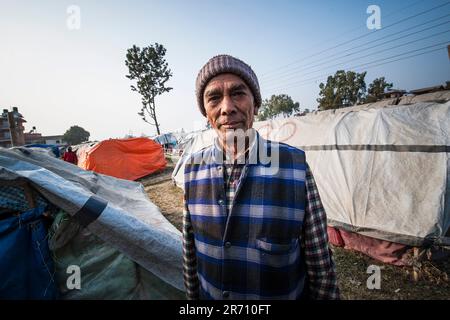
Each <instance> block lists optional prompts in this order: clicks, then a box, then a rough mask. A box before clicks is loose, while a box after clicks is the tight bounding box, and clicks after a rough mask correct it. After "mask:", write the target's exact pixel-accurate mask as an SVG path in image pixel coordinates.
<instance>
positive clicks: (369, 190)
mask: <svg viewBox="0 0 450 320" xmlns="http://www.w3.org/2000/svg"><path fill="white" fill-rule="evenodd" d="M437 95H438V97H437V96H436V95H435V97H437V98H436V100H438V101H437V102H436V101H435V102H424V101H427V100H426V99H425V97H422V96H417V99H418V101H420V102H416V101H415V100H414V99H413V98H411V97H405V99H407V102H405V103H411V104H402V101H400V103H399V104H398V105H391V104H390V103H393V100H392V99H391V100H388V101H380V102H377V103H373V104H367V105H362V106H356V107H350V108H342V109H337V110H330V111H322V112H314V113H312V114H309V115H306V116H301V117H291V118H287V119H277V120H272V121H263V122H256V123H254V126H253V127H254V128H255V129H257V130H258V131H259V133H260V134H261V135H262V136H263V137H264V138H269V139H271V140H274V141H280V142H284V143H287V144H290V145H292V146H295V147H298V148H301V149H303V150H305V152H306V159H307V161H308V163H309V165H310V167H311V170H312V172H313V174H314V177H315V179H316V183H317V186H318V189H319V192H320V195H321V198H322V201H323V204H324V207H325V209H326V212H327V217H328V223H329V225H330V226H331V227H336V228H338V229H341V230H344V231H347V232H357V233H358V234H359V235H362V236H368V237H371V238H372V239H376V240H380V242H379V244H380V246H379V247H378V248H374V246H373V245H372V244H371V245H366V244H364V243H362V242H363V241H364V240H363V238H351V237H346V236H347V234H344V238H345V239H346V240H347V241H348V242H349V247H352V248H354V249H358V250H360V251H365V252H366V253H368V254H370V255H372V256H373V257H375V258H379V259H381V260H383V261H386V262H398V263H399V264H402V263H403V262H399V261H394V260H395V259H394V260H389V258H388V259H385V254H388V252H387V251H388V250H387V249H389V250H391V251H392V252H393V251H398V249H399V248H393V247H392V246H390V247H389V244H386V243H383V242H382V241H388V242H390V243H398V244H401V245H403V246H405V245H407V246H423V245H428V244H430V245H431V244H437V245H439V244H447V245H448V244H450V233H449V227H450V201H449V199H450V170H449V169H450V161H449V156H448V154H449V151H450V120H449V119H450V102H444V101H448V100H450V92H449V91H447V92H440V93H437ZM419 97H420V98H419ZM432 98H433V97H432V96H431V97H430V96H429V99H432ZM394 100H395V99H394ZM214 137H215V133H214V132H213V130H209V131H205V132H203V133H201V134H199V135H198V136H197V137H196V138H195V139H194V140H193V142H192V143H191V144H190V146H189V148H187V149H185V152H184V154H183V156H182V158H181V159H180V161H179V163H178V164H177V166H176V168H175V170H174V172H173V179H174V181H175V183H176V184H177V185H178V186H180V187H183V181H184V178H183V171H184V162H185V161H186V159H187V158H188V157H189V156H190V155H191V154H192V153H194V152H196V151H199V150H200V149H202V148H204V147H206V146H209V145H211V144H212V142H213V139H214ZM345 239H344V240H345ZM372 243H373V242H372ZM388 247H389V248H388ZM378 249H379V250H378Z"/></svg>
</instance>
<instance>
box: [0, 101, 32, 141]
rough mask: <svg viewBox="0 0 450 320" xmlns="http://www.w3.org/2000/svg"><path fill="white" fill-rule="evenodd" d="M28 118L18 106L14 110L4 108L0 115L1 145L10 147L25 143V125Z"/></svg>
mask: <svg viewBox="0 0 450 320" xmlns="http://www.w3.org/2000/svg"><path fill="white" fill-rule="evenodd" d="M25 122H26V120H25V119H24V118H23V116H22V115H21V114H20V113H19V109H18V108H17V107H13V108H12V111H8V109H3V112H2V114H1V117H0V147H5V148H10V147H12V146H22V145H24V144H25V136H24V130H25V128H24V126H23V124H24V123H25Z"/></svg>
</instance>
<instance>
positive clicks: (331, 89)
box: [317, 70, 366, 110]
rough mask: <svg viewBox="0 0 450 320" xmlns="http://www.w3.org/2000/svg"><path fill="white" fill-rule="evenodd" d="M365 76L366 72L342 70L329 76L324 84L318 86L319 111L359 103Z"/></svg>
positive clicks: (364, 89) (363, 94)
mask: <svg viewBox="0 0 450 320" xmlns="http://www.w3.org/2000/svg"><path fill="white" fill-rule="evenodd" d="M365 76H366V72H363V73H356V72H353V71H347V72H345V71H344V70H338V71H336V73H335V75H334V76H329V77H328V79H327V83H326V84H323V83H321V84H320V85H319V88H320V93H319V98H318V99H317V102H319V109H320V110H327V109H337V108H342V107H348V106H352V105H355V104H358V103H361V102H362V101H363V99H364V96H365V92H366V83H365V81H364V78H365Z"/></svg>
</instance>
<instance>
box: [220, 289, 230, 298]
mask: <svg viewBox="0 0 450 320" xmlns="http://www.w3.org/2000/svg"><path fill="white" fill-rule="evenodd" d="M222 296H223V297H224V298H228V297H229V296H230V292H229V291H224V292H222Z"/></svg>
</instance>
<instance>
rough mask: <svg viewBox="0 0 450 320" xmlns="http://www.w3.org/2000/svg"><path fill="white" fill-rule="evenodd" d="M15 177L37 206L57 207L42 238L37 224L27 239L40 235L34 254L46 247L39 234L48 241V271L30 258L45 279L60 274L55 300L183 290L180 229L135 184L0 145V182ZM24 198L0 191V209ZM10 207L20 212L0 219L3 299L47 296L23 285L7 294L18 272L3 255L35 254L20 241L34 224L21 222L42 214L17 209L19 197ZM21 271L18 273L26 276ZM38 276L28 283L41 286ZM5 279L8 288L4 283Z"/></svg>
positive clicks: (171, 294)
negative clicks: (72, 280) (71, 283)
mask: <svg viewBox="0 0 450 320" xmlns="http://www.w3.org/2000/svg"><path fill="white" fill-rule="evenodd" d="M16 182H17V183H22V184H24V183H25V184H27V185H28V186H29V187H31V188H32V191H33V193H35V194H37V195H38V198H42V200H41V201H37V200H36V208H39V207H41V206H42V205H41V204H42V203H47V204H49V205H51V206H53V207H55V208H57V210H58V213H57V215H56V216H55V217H54V220H55V221H54V223H53V225H52V228H51V229H52V232H51V233H49V234H48V237H47V236H46V235H45V234H43V232H42V228H41V229H39V230H40V231H39V233H38V234H36V235H34V237H35V238H36V237H39V241H41V242H40V244H39V246H38V249H39V252H41V250H43V249H45V248H46V246H47V242H45V243H42V240H45V241H47V240H48V239H50V241H49V245H50V249H51V250H52V252H53V253H54V254H55V255H56V257H55V260H54V261H55V264H56V267H55V273H53V272H52V270H50V268H51V266H50V264H49V263H45V264H42V262H39V261H40V260H37V263H38V265H39V266H40V268H42V267H43V266H44V265H45V266H46V268H47V270H44V271H45V272H43V274H44V275H45V274H50V275H51V276H52V279H53V276H54V277H55V278H60V279H59V280H61V276H62V275H64V278H63V279H62V281H60V282H59V283H58V287H59V288H60V290H59V293H60V294H61V298H63V299H95V298H96V299H105V298H108V299H145V298H150V299H156V298H165V299H179V298H182V297H183V296H184V294H183V291H184V285H183V278H182V252H181V247H182V246H181V234H180V232H179V231H178V230H177V229H176V228H175V227H174V226H173V225H172V224H171V223H170V222H169V221H168V220H167V219H166V218H165V217H164V216H163V215H162V214H161V213H160V211H159V209H158V208H157V207H156V206H155V205H154V204H153V203H152V202H150V200H149V199H148V196H147V194H146V193H145V191H144V189H143V186H142V185H141V184H140V183H136V182H132V181H126V180H122V179H116V178H113V177H110V176H106V175H102V174H98V173H95V172H92V171H86V170H82V169H80V168H78V167H77V166H74V165H72V164H70V163H66V162H64V161H61V160H59V159H56V158H52V157H49V156H48V155H45V154H42V153H40V152H36V151H34V150H30V149H26V148H13V149H4V148H0V185H2V186H3V185H5V184H14V183H16ZM25 198H28V196H26V195H24V194H14V192H9V193H7V194H6V195H5V196H4V197H3V196H2V195H1V194H0V200H1V199H3V200H5V203H0V207H11V204H14V202H13V201H12V200H17V199H18V200H20V199H25ZM16 202H20V201H16ZM43 206H46V205H45V204H44V205H43ZM16 207H17V208H16V210H17V211H19V213H20V215H19V216H17V215H13V216H12V218H14V219H15V220H11V221H9V220H4V219H0V242H1V241H5V243H8V247H9V248H11V249H12V250H9V251H8V252H11V256H10V257H9V258H8V259H5V256H2V259H1V260H0V270H2V272H1V273H0V284H3V287H2V286H1V285H0V289H2V288H3V289H5V290H4V292H6V298H47V297H46V296H45V297H42V296H41V297H36V295H35V294H34V293H33V292H31V293H30V292H24V290H25V289H27V288H25V289H21V290H20V291H19V294H16V295H14V296H11V295H9V294H8V292H11V291H10V288H12V287H14V286H16V282H12V281H13V280H14V279H17V274H18V272H19V271H20V270H18V269H17V268H14V267H13V266H11V263H9V264H8V261H9V262H14V261H16V260H14V259H16V257H20V255H24V254H26V255H27V256H28V260H30V261H31V259H32V258H33V256H31V254H34V255H37V254H36V253H33V252H34V251H36V250H34V251H33V249H32V248H31V247H30V246H27V243H28V244H29V243H30V242H29V241H25V240H26V238H25V237H29V238H30V237H32V236H33V234H30V233H29V232H28V231H29V230H30V229H33V228H35V227H33V228H31V227H28V224H29V223H33V225H36V223H35V221H36V220H37V219H39V218H40V217H41V215H40V213H42V212H41V211H35V212H29V211H28V210H29V208H27V207H21V206H20V203H19V205H16ZM22 211H23V212H22ZM2 212H3V211H0V213H2ZM24 214H25V216H24ZM5 221H6V222H5ZM38 222H39V223H40V221H38ZM39 225H41V224H39ZM3 227H5V228H3ZM6 228H8V230H12V231H14V232H16V233H17V234H18V232H19V231H21V230H22V231H21V239H19V240H21V241H18V240H17V239H16V238H17V237H15V238H14V239H12V237H11V236H9V235H11V234H12V233H11V231H8V233H7V234H5V233H4V232H2V231H1V230H3V231H4V230H5V229H6ZM33 230H34V229H33ZM25 231H27V232H25ZM12 235H14V234H12ZM30 239H31V241H33V242H32V243H35V241H34V240H33V239H32V238H30ZM24 241H25V242H24ZM2 248H6V246H2ZM14 249H15V250H14ZM19 249H20V250H19ZM36 252H37V251H36ZM46 252H47V253H48V250H47V251H46ZM44 253H45V252H44ZM37 256H38V258H39V255H37ZM28 260H27V261H28ZM22 265H25V264H22ZM71 265H76V266H78V267H79V268H80V269H81V289H80V290H68V289H71V288H68V287H67V286H66V283H65V281H64V280H66V279H67V276H68V275H67V272H66V271H67V270H68V269H67V268H68V267H70V266H71ZM30 266H32V265H31V264H30ZM27 268H28V269H25V271H26V272H28V273H27V274H28V275H29V276H30V277H31V276H36V274H37V271H38V269H36V270H32V269H30V268H29V266H28V267H27ZM25 271H24V272H25ZM22 276H23V274H21V276H20V277H19V278H21V279H26V278H24V277H22ZM11 279H13V280H11ZM38 279H41V280H42V281H34V282H33V284H34V285H35V286H36V287H37V288H38V289H39V292H41V291H43V290H42V288H44V289H45V286H48V284H49V283H48V279H46V278H43V277H39V278H38ZM9 280H11V281H9ZM52 283H54V282H53V280H52V282H50V284H52ZM5 284H6V285H7V284H9V287H8V288H6V287H5V288H4V286H5ZM61 288H66V289H65V290H62V289H61ZM19 289H20V288H19ZM53 292H54V291H53ZM11 294H12V292H11ZM41 295H42V294H41ZM2 297H3V296H2ZM52 297H54V296H50V297H48V298H52Z"/></svg>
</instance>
